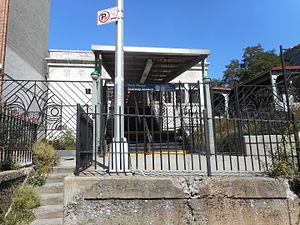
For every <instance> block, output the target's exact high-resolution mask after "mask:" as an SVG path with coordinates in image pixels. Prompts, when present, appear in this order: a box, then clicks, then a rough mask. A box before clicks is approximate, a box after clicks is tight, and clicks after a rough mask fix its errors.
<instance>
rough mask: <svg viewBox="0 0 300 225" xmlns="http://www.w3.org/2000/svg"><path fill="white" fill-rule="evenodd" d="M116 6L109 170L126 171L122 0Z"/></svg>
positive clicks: (127, 167) (127, 156)
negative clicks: (113, 98)
mask: <svg viewBox="0 0 300 225" xmlns="http://www.w3.org/2000/svg"><path fill="white" fill-rule="evenodd" d="M117 7H118V22H117V32H116V33H117V37H116V40H117V43H116V51H115V54H116V58H115V60H116V63H115V64H116V65H115V71H116V74H115V115H114V139H113V142H112V143H111V148H110V149H112V150H111V152H110V153H111V154H110V166H109V171H110V172H117V173H119V172H121V173H122V172H124V173H126V172H129V171H130V163H129V161H130V159H129V152H128V143H127V140H126V139H125V136H124V0H117Z"/></svg>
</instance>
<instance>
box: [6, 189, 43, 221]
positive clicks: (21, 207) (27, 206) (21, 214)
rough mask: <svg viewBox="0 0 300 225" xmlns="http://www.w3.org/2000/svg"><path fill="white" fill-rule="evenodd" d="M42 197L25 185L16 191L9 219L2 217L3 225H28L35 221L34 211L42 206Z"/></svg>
mask: <svg viewBox="0 0 300 225" xmlns="http://www.w3.org/2000/svg"><path fill="white" fill-rule="evenodd" d="M40 201H41V200H40V197H39V195H38V194H37V192H36V191H35V190H34V188H33V187H32V186H30V185H25V186H22V187H19V188H17V189H16V191H15V193H14V195H13V205H12V209H11V211H10V212H9V214H8V215H7V217H5V218H4V217H3V216H2V221H1V218H0V221H1V222H2V224H5V225H13V224H28V223H29V222H31V221H32V220H33V219H34V214H33V212H32V209H34V208H36V207H38V206H39V205H40Z"/></svg>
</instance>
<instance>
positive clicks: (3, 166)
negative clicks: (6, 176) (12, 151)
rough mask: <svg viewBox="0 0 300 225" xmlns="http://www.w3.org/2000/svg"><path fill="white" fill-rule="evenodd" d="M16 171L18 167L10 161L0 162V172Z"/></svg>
mask: <svg viewBox="0 0 300 225" xmlns="http://www.w3.org/2000/svg"><path fill="white" fill-rule="evenodd" d="M18 169H20V165H19V164H17V163H14V162H13V160H12V159H6V160H3V161H1V162H0V171H6V170H18Z"/></svg>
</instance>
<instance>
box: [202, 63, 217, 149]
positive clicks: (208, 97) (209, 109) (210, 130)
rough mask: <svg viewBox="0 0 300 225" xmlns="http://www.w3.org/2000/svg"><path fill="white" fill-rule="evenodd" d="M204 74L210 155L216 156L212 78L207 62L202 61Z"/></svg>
mask: <svg viewBox="0 0 300 225" xmlns="http://www.w3.org/2000/svg"><path fill="white" fill-rule="evenodd" d="M202 74H203V83H204V102H205V108H206V112H207V126H208V129H207V130H208V133H206V135H208V141H209V144H208V147H209V152H210V154H215V152H216V150H215V134H214V121H213V109H212V101H211V91H210V78H209V77H208V76H207V74H206V71H205V61H202Z"/></svg>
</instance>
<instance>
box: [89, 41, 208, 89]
mask: <svg viewBox="0 0 300 225" xmlns="http://www.w3.org/2000/svg"><path fill="white" fill-rule="evenodd" d="M92 51H93V52H94V54H95V55H96V57H97V55H101V58H102V64H103V66H104V68H105V69H106V71H107V72H108V73H109V75H110V76H111V77H112V78H113V79H114V76H115V46H107V45H92ZM209 54H210V50H208V49H177V48H153V47H124V74H125V75H124V79H125V83H131V84H135V83H168V82H170V81H171V80H173V79H174V78H176V77H177V76H179V75H180V74H182V73H184V72H185V71H186V70H188V69H190V68H191V67H193V66H195V65H196V64H198V63H199V62H201V61H204V60H205V59H206V58H207V57H208V55H209Z"/></svg>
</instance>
